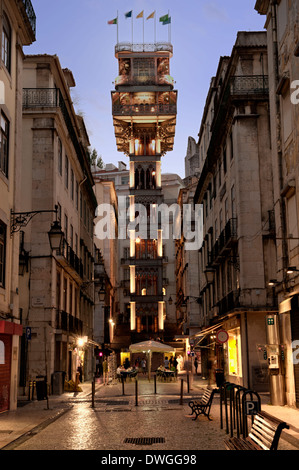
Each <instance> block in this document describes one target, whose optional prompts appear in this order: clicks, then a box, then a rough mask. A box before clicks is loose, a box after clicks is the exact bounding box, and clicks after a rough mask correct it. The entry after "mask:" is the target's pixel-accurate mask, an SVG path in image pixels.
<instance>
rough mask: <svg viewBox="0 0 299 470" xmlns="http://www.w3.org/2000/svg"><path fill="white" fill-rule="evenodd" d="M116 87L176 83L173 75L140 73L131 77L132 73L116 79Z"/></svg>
mask: <svg viewBox="0 0 299 470" xmlns="http://www.w3.org/2000/svg"><path fill="white" fill-rule="evenodd" d="M114 84H115V87H116V88H117V87H118V86H120V85H123V86H126V85H130V86H144V85H171V86H172V87H173V85H174V78H173V77H171V75H158V76H157V77H156V75H152V76H148V75H140V76H134V77H131V76H130V75H119V76H118V77H116V79H115V81H114Z"/></svg>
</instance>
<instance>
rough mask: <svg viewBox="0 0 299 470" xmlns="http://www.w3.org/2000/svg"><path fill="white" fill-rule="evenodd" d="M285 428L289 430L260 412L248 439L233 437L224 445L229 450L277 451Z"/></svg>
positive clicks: (277, 420) (282, 423)
mask: <svg viewBox="0 0 299 470" xmlns="http://www.w3.org/2000/svg"><path fill="white" fill-rule="evenodd" d="M284 428H289V426H288V425H287V424H286V423H285V422H283V421H280V420H279V419H277V418H273V419H272V417H271V416H270V415H268V414H267V413H265V412H263V411H260V412H259V413H258V414H257V415H255V417H254V421H253V424H252V427H251V430H250V433H249V436H248V437H246V438H245V439H244V438H243V437H239V438H237V437H231V438H229V439H228V440H225V441H224V443H225V446H226V448H227V449H228V450H276V449H277V445H278V440H279V438H280V434H281V431H282V429H284Z"/></svg>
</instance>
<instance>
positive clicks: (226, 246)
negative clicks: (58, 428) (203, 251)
mask: <svg viewBox="0 0 299 470" xmlns="http://www.w3.org/2000/svg"><path fill="white" fill-rule="evenodd" d="M237 236H238V235H237V219H236V218H232V219H230V220H229V221H228V222H227V223H226V225H225V227H224V229H223V230H222V232H221V234H220V236H219V238H218V239H217V240H216V241H215V243H214V246H213V248H212V250H211V251H210V252H209V254H208V262H209V265H213V264H218V263H219V261H220V260H221V259H222V258H225V256H226V251H230V249H231V246H232V244H234V243H236V241H237Z"/></svg>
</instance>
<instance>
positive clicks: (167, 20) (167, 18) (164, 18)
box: [159, 14, 170, 24]
mask: <svg viewBox="0 0 299 470" xmlns="http://www.w3.org/2000/svg"><path fill="white" fill-rule="evenodd" d="M159 21H161V23H163V24H169V23H170V16H169V15H168V14H167V15H164V16H161V17H160V18H159Z"/></svg>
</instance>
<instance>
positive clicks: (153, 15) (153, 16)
mask: <svg viewBox="0 0 299 470" xmlns="http://www.w3.org/2000/svg"><path fill="white" fill-rule="evenodd" d="M155 13H156V10H155V11H153V13H151V14H150V15H149V16H148V17H147V18H146V19H147V20H149V19H150V18H155Z"/></svg>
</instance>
